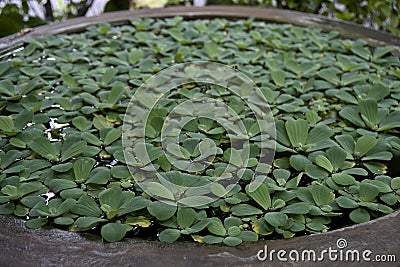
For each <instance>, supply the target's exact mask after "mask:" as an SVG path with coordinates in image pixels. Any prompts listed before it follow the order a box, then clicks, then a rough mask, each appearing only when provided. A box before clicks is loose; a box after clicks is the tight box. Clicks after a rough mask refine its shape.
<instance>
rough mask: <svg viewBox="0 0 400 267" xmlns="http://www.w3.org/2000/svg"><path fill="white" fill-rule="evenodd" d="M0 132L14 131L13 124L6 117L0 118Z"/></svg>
mask: <svg viewBox="0 0 400 267" xmlns="http://www.w3.org/2000/svg"><path fill="white" fill-rule="evenodd" d="M0 130H1V131H3V132H13V131H15V126H14V122H13V121H12V119H10V118H9V117H7V116H0Z"/></svg>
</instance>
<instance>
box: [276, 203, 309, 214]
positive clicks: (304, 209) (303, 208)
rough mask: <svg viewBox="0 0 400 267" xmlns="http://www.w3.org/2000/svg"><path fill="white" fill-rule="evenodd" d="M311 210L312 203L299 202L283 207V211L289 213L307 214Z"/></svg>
mask: <svg viewBox="0 0 400 267" xmlns="http://www.w3.org/2000/svg"><path fill="white" fill-rule="evenodd" d="M309 211H310V204H308V203H306V202H298V203H293V204H290V205H287V206H286V207H283V208H282V210H281V212H283V213H287V214H307V213H308V212H309Z"/></svg>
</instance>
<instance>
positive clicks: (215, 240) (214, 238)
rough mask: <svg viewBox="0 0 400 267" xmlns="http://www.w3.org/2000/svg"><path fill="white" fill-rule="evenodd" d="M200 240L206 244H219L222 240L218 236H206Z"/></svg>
mask: <svg viewBox="0 0 400 267" xmlns="http://www.w3.org/2000/svg"><path fill="white" fill-rule="evenodd" d="M202 240H203V242H204V243H206V244H219V243H222V241H223V240H224V238H223V237H220V236H214V235H206V236H204V237H203V239H202Z"/></svg>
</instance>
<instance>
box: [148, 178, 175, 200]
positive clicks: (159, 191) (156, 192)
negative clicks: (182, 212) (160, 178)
mask: <svg viewBox="0 0 400 267" xmlns="http://www.w3.org/2000/svg"><path fill="white" fill-rule="evenodd" d="M145 188H146V192H148V193H149V194H150V195H153V196H157V197H162V198H166V199H170V200H174V199H175V197H174V195H173V193H172V192H171V191H169V190H168V188H166V187H165V186H163V185H162V184H160V183H158V182H147V183H146V184H145Z"/></svg>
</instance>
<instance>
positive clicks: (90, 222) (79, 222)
mask: <svg viewBox="0 0 400 267" xmlns="http://www.w3.org/2000/svg"><path fill="white" fill-rule="evenodd" d="M106 221H107V220H106V219H101V218H97V217H79V218H78V219H76V221H75V222H74V224H73V225H72V226H71V229H70V230H71V231H73V232H79V231H86V230H89V229H91V228H93V227H95V226H96V225H98V224H99V223H101V222H106Z"/></svg>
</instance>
